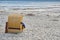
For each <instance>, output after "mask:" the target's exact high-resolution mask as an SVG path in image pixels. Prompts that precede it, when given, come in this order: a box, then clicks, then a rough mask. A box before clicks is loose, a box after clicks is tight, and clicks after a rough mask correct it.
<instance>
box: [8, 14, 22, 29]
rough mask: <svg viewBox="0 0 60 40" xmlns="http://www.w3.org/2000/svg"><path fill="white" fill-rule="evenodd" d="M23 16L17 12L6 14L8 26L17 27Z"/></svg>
mask: <svg viewBox="0 0 60 40" xmlns="http://www.w3.org/2000/svg"><path fill="white" fill-rule="evenodd" d="M22 19H23V16H22V15H19V14H12V15H9V16H8V27H12V28H19V27H20V25H21V22H22Z"/></svg>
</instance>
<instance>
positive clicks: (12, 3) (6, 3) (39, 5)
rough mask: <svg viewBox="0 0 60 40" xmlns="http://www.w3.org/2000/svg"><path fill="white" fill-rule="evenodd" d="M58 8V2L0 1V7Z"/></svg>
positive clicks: (59, 4) (59, 3)
mask: <svg viewBox="0 0 60 40" xmlns="http://www.w3.org/2000/svg"><path fill="white" fill-rule="evenodd" d="M54 5H55V6H60V2H56V1H55V2H49V1H47V2H41V1H0V7H20V8H27V7H32V8H45V7H49V6H54Z"/></svg>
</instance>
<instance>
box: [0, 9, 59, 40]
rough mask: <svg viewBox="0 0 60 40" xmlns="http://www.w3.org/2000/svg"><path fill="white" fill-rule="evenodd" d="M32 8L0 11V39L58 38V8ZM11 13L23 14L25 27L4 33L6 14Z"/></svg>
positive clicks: (51, 39) (45, 39) (44, 39)
mask: <svg viewBox="0 0 60 40" xmlns="http://www.w3.org/2000/svg"><path fill="white" fill-rule="evenodd" d="M34 10H35V9H34ZM34 10H32V11H28V9H27V11H23V10H19V11H12V10H9V11H4V12H0V40H60V8H50V9H49V8H47V9H40V10H39V9H38V10H37V11H34ZM42 10H43V11H42ZM12 13H21V14H23V15H24V19H23V22H24V23H25V25H26V28H25V29H24V31H23V32H22V33H18V34H12V33H5V24H6V22H7V19H8V15H9V14H12Z"/></svg>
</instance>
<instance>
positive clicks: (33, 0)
mask: <svg viewBox="0 0 60 40" xmlns="http://www.w3.org/2000/svg"><path fill="white" fill-rule="evenodd" d="M0 1H60V0H0Z"/></svg>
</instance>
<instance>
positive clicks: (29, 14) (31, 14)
mask: <svg viewBox="0 0 60 40" xmlns="http://www.w3.org/2000/svg"><path fill="white" fill-rule="evenodd" d="M26 16H35V14H26Z"/></svg>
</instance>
